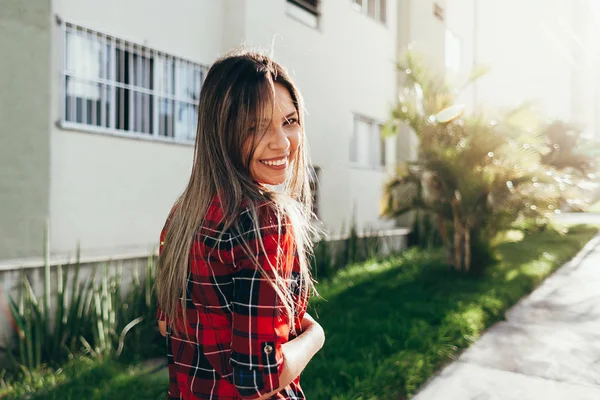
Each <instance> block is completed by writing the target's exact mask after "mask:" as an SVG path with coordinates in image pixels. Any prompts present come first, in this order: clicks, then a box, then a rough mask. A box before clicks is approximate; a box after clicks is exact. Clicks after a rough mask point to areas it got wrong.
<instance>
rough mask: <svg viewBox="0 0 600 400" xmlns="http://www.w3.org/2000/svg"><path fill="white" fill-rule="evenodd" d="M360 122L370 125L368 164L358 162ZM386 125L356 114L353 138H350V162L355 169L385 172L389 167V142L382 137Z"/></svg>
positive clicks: (353, 121) (353, 123) (353, 124)
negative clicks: (358, 130) (358, 129)
mask: <svg viewBox="0 0 600 400" xmlns="http://www.w3.org/2000/svg"><path fill="white" fill-rule="evenodd" d="M358 122H363V123H366V124H368V125H369V133H368V135H370V137H369V138H368V142H367V143H368V146H369V147H368V149H367V158H368V160H367V162H361V161H360V160H358V151H357V149H358V145H359V144H358V142H357V141H358V135H357V127H358ZM383 126H384V124H383V123H382V122H380V121H377V120H376V119H373V118H369V117H365V116H364V115H361V114H354V115H353V119H352V136H351V137H350V148H349V157H348V158H349V161H350V165H351V166H352V167H353V168H358V169H367V170H373V171H383V170H385V169H386V167H387V163H388V159H387V145H388V144H387V141H386V138H384V137H383V136H382V130H383ZM353 158H354V159H353Z"/></svg>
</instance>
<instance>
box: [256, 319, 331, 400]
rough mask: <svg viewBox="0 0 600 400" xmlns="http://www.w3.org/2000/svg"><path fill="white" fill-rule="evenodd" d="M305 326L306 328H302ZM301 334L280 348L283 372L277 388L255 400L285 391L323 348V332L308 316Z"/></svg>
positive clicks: (263, 399)
mask: <svg viewBox="0 0 600 400" xmlns="http://www.w3.org/2000/svg"><path fill="white" fill-rule="evenodd" d="M305 326H306V328H304V327H305ZM302 329H303V332H302V333H301V334H300V336H298V337H297V338H295V339H293V340H290V341H289V342H287V343H285V344H283V345H282V346H281V349H282V352H283V360H284V361H283V372H282V373H281V375H279V387H278V388H277V389H275V390H274V391H272V392H270V393H267V394H265V395H263V396H261V397H259V398H258V399H257V400H266V399H268V398H270V397H271V396H273V395H274V394H275V393H278V392H280V391H281V390H283V389H285V387H286V386H288V385H289V384H290V383H292V381H293V380H294V379H296V378H297V377H298V376H299V375H300V373H301V372H302V371H303V370H304V368H306V366H307V365H308V363H309V361H310V360H311V359H312V358H313V357H314V355H315V354H317V352H318V351H319V350H320V349H321V348H322V347H323V343H324V342H325V332H324V331H323V328H322V327H321V325H319V324H318V323H317V322H316V321H315V320H314V319H313V318H312V317H311V316H310V315H308V314H306V315H305V318H304V319H303V320H302Z"/></svg>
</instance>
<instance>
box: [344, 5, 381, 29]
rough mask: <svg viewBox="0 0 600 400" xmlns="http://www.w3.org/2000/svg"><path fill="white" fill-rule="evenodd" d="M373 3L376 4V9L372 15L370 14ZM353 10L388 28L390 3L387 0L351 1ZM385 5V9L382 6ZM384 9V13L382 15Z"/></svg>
mask: <svg viewBox="0 0 600 400" xmlns="http://www.w3.org/2000/svg"><path fill="white" fill-rule="evenodd" d="M371 1H373V2H375V9H374V10H373V14H374V15H371V14H370V12H369V5H370V3H371ZM350 3H351V4H352V8H353V9H354V10H356V11H357V12H360V13H361V14H364V15H366V16H367V17H369V18H371V19H372V20H374V21H377V22H379V23H380V24H382V25H384V26H387V20H388V19H387V13H388V2H387V0H350ZM382 3H383V7H382V6H381V5H382ZM382 8H383V13H382Z"/></svg>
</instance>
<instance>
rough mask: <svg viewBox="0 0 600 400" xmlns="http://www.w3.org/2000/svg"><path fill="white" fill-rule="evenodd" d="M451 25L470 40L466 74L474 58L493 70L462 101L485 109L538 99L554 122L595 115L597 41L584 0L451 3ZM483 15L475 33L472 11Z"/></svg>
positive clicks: (459, 0) (461, 0)
mask: <svg viewBox="0 0 600 400" xmlns="http://www.w3.org/2000/svg"><path fill="white" fill-rule="evenodd" d="M447 3H448V7H447V8H448V20H447V27H448V29H450V30H452V31H454V32H456V33H457V34H458V35H459V36H461V37H462V39H463V43H464V45H465V46H464V49H465V51H464V54H463V61H464V70H463V74H464V75H463V76H465V75H466V73H467V72H468V71H469V70H470V68H471V66H472V64H473V47H475V49H476V50H475V53H476V54H475V61H476V62H477V63H481V64H485V65H488V66H489V67H491V72H490V73H489V74H488V75H486V76H485V77H484V78H482V79H481V80H480V81H479V83H478V84H477V86H476V87H475V88H472V89H470V90H468V91H467V92H465V94H464V96H463V97H462V98H461V100H462V101H465V102H467V103H471V104H472V103H473V96H474V90H475V91H476V102H477V103H478V104H479V105H481V106H482V108H483V109H489V108H491V109H497V108H508V107H514V106H517V105H518V104H520V103H522V102H524V101H529V100H531V101H534V102H536V104H537V105H538V106H539V109H540V111H541V112H542V114H543V115H544V116H545V117H547V118H550V119H556V118H558V119H564V120H573V121H579V122H583V123H589V122H590V121H592V120H593V117H592V115H593V114H594V112H593V111H592V110H593V107H594V102H593V90H592V88H593V87H594V83H593V82H594V79H593V70H594V67H593V64H592V61H591V60H590V54H591V51H592V46H590V44H591V42H593V38H592V36H593V35H592V34H591V32H590V26H591V25H590V21H589V19H588V20H586V18H585V17H586V14H589V10H588V11H585V10H586V9H587V6H586V4H585V1H576V2H573V1H571V0H528V1H519V0H505V1H502V2H496V1H478V2H477V13H476V15H475V14H474V1H473V0H447ZM474 15H475V17H476V18H477V21H476V24H475V25H476V31H474V28H473V26H474V21H473V16H474Z"/></svg>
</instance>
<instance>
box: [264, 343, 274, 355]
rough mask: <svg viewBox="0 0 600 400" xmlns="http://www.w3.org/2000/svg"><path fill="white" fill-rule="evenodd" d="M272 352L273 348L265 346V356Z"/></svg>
mask: <svg viewBox="0 0 600 400" xmlns="http://www.w3.org/2000/svg"><path fill="white" fill-rule="evenodd" d="M272 352H273V347H272V346H271V345H269V344H268V345H266V346H265V353H267V354H271V353H272Z"/></svg>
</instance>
